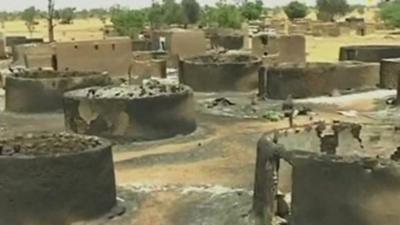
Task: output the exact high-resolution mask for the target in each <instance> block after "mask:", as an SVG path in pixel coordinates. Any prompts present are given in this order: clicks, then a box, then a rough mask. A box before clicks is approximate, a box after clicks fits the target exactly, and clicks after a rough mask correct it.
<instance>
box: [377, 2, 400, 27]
mask: <svg viewBox="0 0 400 225" xmlns="http://www.w3.org/2000/svg"><path fill="white" fill-rule="evenodd" d="M380 8H381V10H380V13H379V16H380V17H381V19H382V20H383V21H384V22H385V23H386V24H388V25H391V26H394V27H400V0H395V1H392V2H386V3H384V4H381V5H380Z"/></svg>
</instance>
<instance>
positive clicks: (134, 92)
mask: <svg viewBox="0 0 400 225" xmlns="http://www.w3.org/2000/svg"><path fill="white" fill-rule="evenodd" d="M189 93H192V90H191V89H190V88H189V87H188V86H185V85H180V84H178V85H174V84H162V83H160V82H159V81H156V80H150V81H149V82H147V83H145V84H143V85H128V86H107V87H90V88H85V89H80V90H76V91H72V92H68V93H66V94H65V96H66V97H68V98H90V99H141V98H153V97H160V96H170V95H178V94H189Z"/></svg>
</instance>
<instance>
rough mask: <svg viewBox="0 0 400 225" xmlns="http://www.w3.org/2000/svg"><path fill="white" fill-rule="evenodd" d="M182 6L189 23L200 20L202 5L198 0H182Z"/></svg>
mask: <svg viewBox="0 0 400 225" xmlns="http://www.w3.org/2000/svg"><path fill="white" fill-rule="evenodd" d="M181 7H182V10H183V15H184V17H185V20H186V22H187V23H190V24H195V23H197V22H198V21H199V19H200V12H201V7H200V5H199V3H198V2H197V1H196V0H182V3H181Z"/></svg>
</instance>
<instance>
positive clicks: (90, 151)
mask: <svg viewBox="0 0 400 225" xmlns="http://www.w3.org/2000/svg"><path fill="white" fill-rule="evenodd" d="M0 170H1V171H2V172H1V175H0V176H1V179H0V180H1V185H0V224H4V225H5V224H9V225H11V224H35V225H39V224H40V225H55V224H71V223H73V222H77V221H84V220H92V219H95V218H98V217H101V216H103V215H104V214H106V213H108V212H110V210H111V209H112V208H113V207H114V206H115V205H116V186H115V176H114V166H113V159H112V152H111V144H110V143H109V142H108V141H106V140H103V139H100V138H97V137H91V136H82V135H76V134H67V133H40V134H26V135H20V136H19V135H17V136H13V137H9V138H2V139H1V140H0Z"/></svg>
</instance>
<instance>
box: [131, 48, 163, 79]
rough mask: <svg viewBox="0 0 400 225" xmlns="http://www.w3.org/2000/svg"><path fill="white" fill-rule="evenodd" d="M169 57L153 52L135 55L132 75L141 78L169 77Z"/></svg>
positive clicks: (138, 52) (136, 53)
mask: <svg viewBox="0 0 400 225" xmlns="http://www.w3.org/2000/svg"><path fill="white" fill-rule="evenodd" d="M166 58H167V56H166V54H164V53H162V52H161V53H159V52H153V51H136V52H134V53H133V60H132V67H131V68H132V70H131V74H132V75H134V76H139V77H160V78H166V77H167V60H166Z"/></svg>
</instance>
